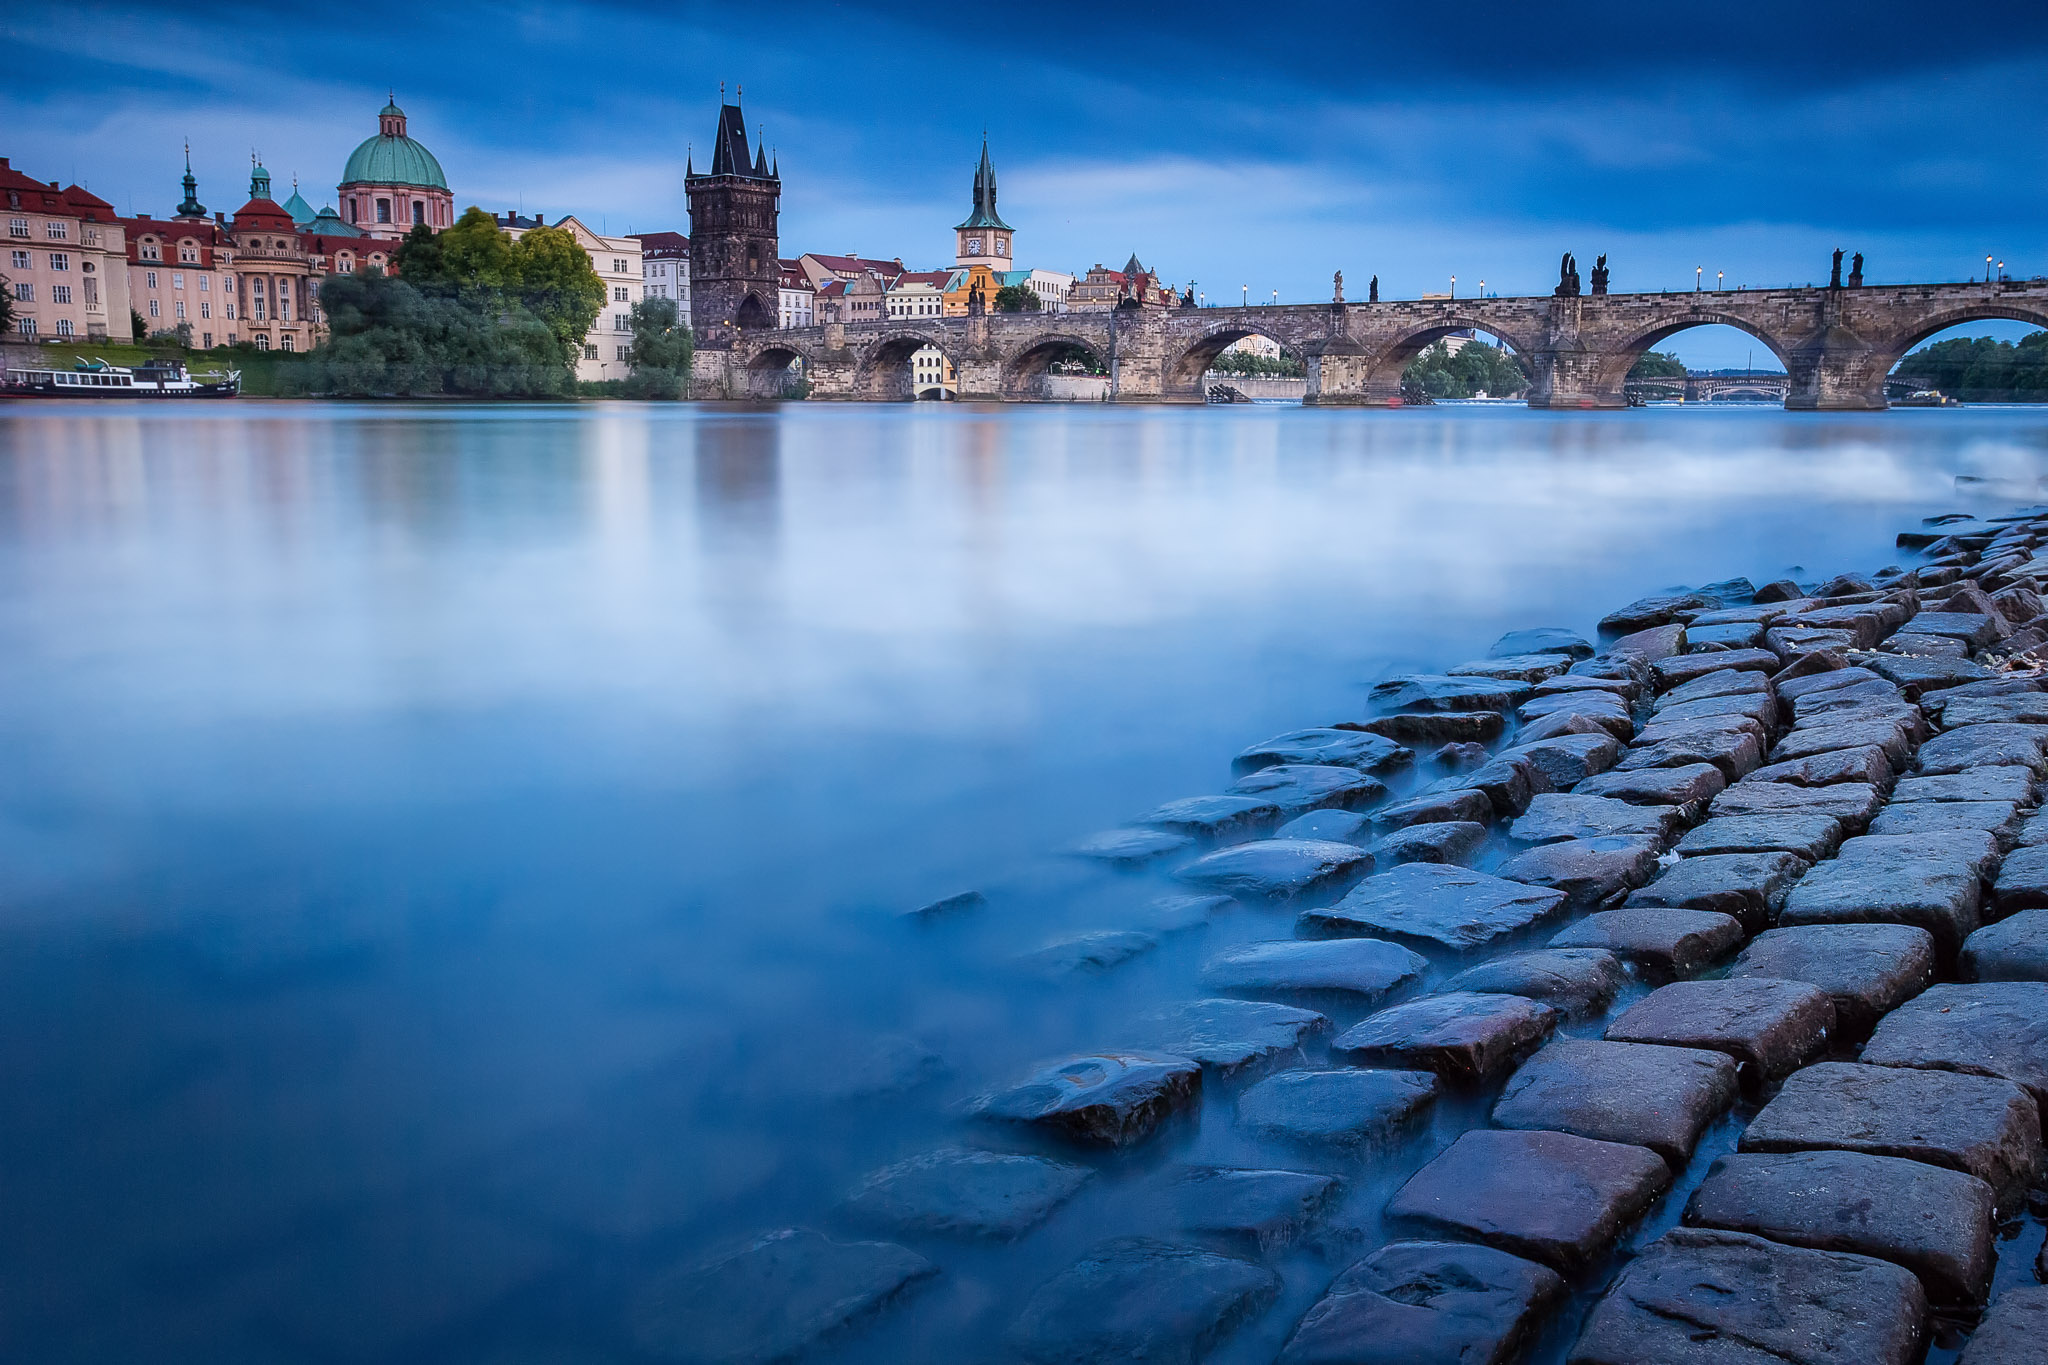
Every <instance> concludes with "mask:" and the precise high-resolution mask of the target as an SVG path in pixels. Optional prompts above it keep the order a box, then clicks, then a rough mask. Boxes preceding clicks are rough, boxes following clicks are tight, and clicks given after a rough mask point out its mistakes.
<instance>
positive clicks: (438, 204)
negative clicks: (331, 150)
mask: <svg viewBox="0 0 2048 1365" xmlns="http://www.w3.org/2000/svg"><path fill="white" fill-rule="evenodd" d="M293 192H294V194H296V193H297V190H296V187H295V188H294V191H293ZM335 193H337V194H338V195H340V196H341V219H342V221H343V222H345V223H348V224H349V225H351V226H352V227H355V228H357V229H358V230H360V231H361V232H363V233H364V234H366V235H368V236H371V237H383V238H389V239H394V240H395V239H397V238H400V237H403V236H405V234H406V233H408V232H410V231H411V230H412V228H413V226H414V225H415V224H417V223H424V224H426V225H427V226H428V227H430V228H433V229H434V230H435V231H436V232H438V231H440V230H441V229H442V228H445V227H447V226H449V225H450V224H452V223H453V222H454V221H455V196H454V195H452V194H450V193H449V192H448V178H447V177H446V176H445V175H443V174H442V173H441V163H440V162H439V161H437V160H435V159H434V154H433V153H432V152H430V151H428V150H427V149H426V148H425V147H424V146H422V145H420V144H419V143H418V142H415V141H413V139H412V138H410V137H408V136H407V135H406V131H405V110H403V109H401V108H399V107H398V104H397V102H396V101H395V100H394V101H393V102H392V103H390V104H387V105H385V106H384V107H383V109H381V110H380V111H378V114H377V135H376V136H375V137H370V138H364V139H363V141H362V142H361V143H360V144H359V145H358V146H357V147H356V149H355V150H354V151H353V152H351V153H349V158H348V165H347V166H346V167H344V168H343V169H342V172H341V184H340V185H339V186H338V187H337V188H336V190H335ZM287 216H289V215H287Z"/></svg>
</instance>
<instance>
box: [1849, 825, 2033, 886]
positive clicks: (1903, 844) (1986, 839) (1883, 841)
mask: <svg viewBox="0 0 2048 1365" xmlns="http://www.w3.org/2000/svg"><path fill="white" fill-rule="evenodd" d="M1837 856H1839V857H1840V858H1842V859H1844V860H1845V861H1850V862H1883V863H1886V864H1890V865H1899V864H1904V863H1912V862H1919V861H1923V860H1925V861H1933V862H1943V863H1960V864H1962V865H1963V866H1964V867H1967V868H1969V869H1970V871H1972V872H1974V873H1976V874H1977V876H1979V877H1989V876H1990V875H1991V873H1992V872H1993V871H1995V870H1996V869H1997V867H1998V860H1999V858H2000V857H2001V856H2002V855H2001V853H2000V851H1999V846H1998V836H1997V835H1995V834H1993V833H1992V832H1991V831H1989V830H1984V829H1945V830H1931V831H1928V832H1926V833H1922V834H1865V835H1862V836H1861V837H1859V838H1855V839H1849V840H1845V841H1844V842H1843V844H1842V847H1841V850H1840V852H1839V854H1838V855H1837Z"/></svg>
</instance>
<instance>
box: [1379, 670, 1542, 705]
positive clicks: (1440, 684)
mask: <svg viewBox="0 0 2048 1365" xmlns="http://www.w3.org/2000/svg"><path fill="white" fill-rule="evenodd" d="M1529 692H1530V686H1529V684H1527V683H1518V682H1510V681H1507V680H1505V679H1501V678H1453V677H1449V676H1446V675H1442V674H1437V675H1429V674H1420V675H1417V676H1414V677H1408V678H1389V679H1388V680H1387V681H1385V682H1383V683H1377V684H1375V685H1374V686H1373V689H1372V692H1371V694H1370V700H1371V702H1372V704H1373V705H1374V706H1377V707H1380V708H1382V709H1384V710H1387V711H1512V710H1514V708H1515V706H1516V704H1517V703H1519V702H1521V701H1522V700H1523V699H1524V698H1525V697H1527V696H1528V695H1529Z"/></svg>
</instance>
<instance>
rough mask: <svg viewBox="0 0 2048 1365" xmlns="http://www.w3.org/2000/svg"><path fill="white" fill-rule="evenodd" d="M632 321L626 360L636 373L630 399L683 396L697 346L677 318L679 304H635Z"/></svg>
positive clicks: (665, 301) (652, 301) (669, 301)
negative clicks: (631, 333) (631, 336)
mask: <svg viewBox="0 0 2048 1365" xmlns="http://www.w3.org/2000/svg"><path fill="white" fill-rule="evenodd" d="M628 322H629V325H630V326H631V327H632V329H633V343H632V345H630V346H628V347H627V348H626V360H627V362H628V363H629V364H631V365H632V367H633V373H632V374H631V375H629V376H628V377H627V379H626V395H627V397H629V398H680V397H682V396H683V389H684V386H685V384H687V382H688V381H689V377H690V361H691V357H692V352H693V351H694V343H693V341H692V338H691V336H690V329H689V327H688V326H687V325H685V324H684V323H683V322H682V321H681V319H680V318H679V317H678V315H677V310H676V301H675V300H674V299H642V300H640V302H638V303H636V304H634V305H633V312H632V314H631V316H630V317H629V319H628Z"/></svg>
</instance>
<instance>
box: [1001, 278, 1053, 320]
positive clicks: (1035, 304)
mask: <svg viewBox="0 0 2048 1365" xmlns="http://www.w3.org/2000/svg"><path fill="white" fill-rule="evenodd" d="M1042 306H1043V305H1041V304H1040V303H1039V301H1038V295H1037V294H1035V293H1033V292H1032V291H1031V290H1030V289H1029V288H1027V287H1026V286H1024V285H1021V284H1006V285H1004V286H1003V287H1002V288H1001V289H998V290H996V311H997V312H998V313H1036V312H1037V311H1038V310H1039V308H1040V307H1042Z"/></svg>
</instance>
